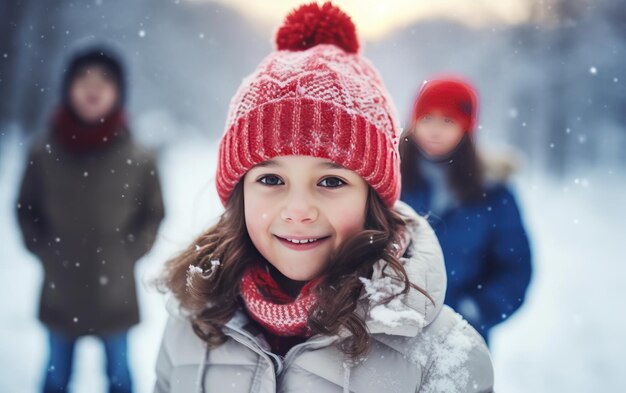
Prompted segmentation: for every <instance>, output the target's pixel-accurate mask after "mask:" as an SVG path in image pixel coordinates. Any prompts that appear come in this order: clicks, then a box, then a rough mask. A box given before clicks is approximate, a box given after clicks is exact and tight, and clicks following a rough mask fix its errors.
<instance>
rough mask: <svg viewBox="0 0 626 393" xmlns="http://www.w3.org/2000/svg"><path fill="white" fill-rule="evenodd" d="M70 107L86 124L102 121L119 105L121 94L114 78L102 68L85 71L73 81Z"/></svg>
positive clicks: (86, 69)
mask: <svg viewBox="0 0 626 393" xmlns="http://www.w3.org/2000/svg"><path fill="white" fill-rule="evenodd" d="M69 99H70V105H72V108H73V109H74V111H75V112H76V114H77V115H78V116H79V117H80V118H81V119H82V120H83V121H85V122H86V123H98V122H100V121H102V120H103V119H104V118H105V117H106V116H107V115H108V114H109V113H110V112H111V110H112V109H113V107H114V106H115V105H116V104H117V101H118V99H119V93H118V91H117V84H116V83H115V80H113V77H112V76H110V75H108V74H107V72H106V70H105V69H104V68H102V67H100V66H97V65H93V66H88V67H86V68H85V69H83V70H82V71H81V72H80V74H78V76H76V78H75V79H74V80H73V81H72V84H71V85H70V91H69Z"/></svg>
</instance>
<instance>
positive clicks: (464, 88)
mask: <svg viewBox="0 0 626 393" xmlns="http://www.w3.org/2000/svg"><path fill="white" fill-rule="evenodd" d="M477 109H478V97H477V94H476V92H475V90H474V88H473V87H472V86H471V85H470V84H469V83H467V82H465V81H463V80H461V79H457V78H441V79H436V80H431V81H428V82H426V83H425V84H424V85H423V86H422V89H421V90H420V92H419V94H418V96H417V99H416V100H415V103H414V106H413V111H412V115H411V121H410V124H409V127H407V129H406V130H405V132H404V135H403V138H401V139H400V154H401V171H402V194H401V199H402V200H403V201H404V202H406V203H408V204H409V205H410V206H412V207H413V208H414V209H415V210H416V211H417V212H418V213H420V214H422V215H425V216H426V217H427V218H428V220H429V222H430V223H431V225H432V227H433V228H434V230H435V232H436V234H437V237H438V238H439V241H440V243H441V247H442V249H443V252H444V256H445V263H446V270H447V273H448V289H447V294H446V298H445V303H446V304H448V305H449V306H451V307H452V308H454V309H455V310H457V311H458V312H459V313H460V314H461V315H463V317H464V318H465V319H467V320H468V321H469V322H470V323H471V324H472V325H473V326H474V327H475V328H476V329H477V330H478V331H479V332H480V333H481V334H482V335H483V337H484V338H485V340H486V341H487V342H488V339H489V330H490V329H491V328H492V327H493V326H495V325H497V324H498V323H500V322H502V321H504V320H506V319H507V318H508V317H510V316H511V315H512V314H513V313H514V312H515V311H516V310H517V309H518V308H519V307H520V306H521V305H522V303H523V301H524V297H525V293H526V290H527V288H528V284H529V282H530V278H531V252H530V247H529V241H528V237H527V234H526V230H525V229H524V225H523V222H522V219H521V217H520V211H519V208H518V204H517V202H516V199H515V197H514V195H513V193H512V192H511V189H510V188H509V187H508V186H507V184H506V182H505V180H504V179H497V180H494V179H492V178H490V177H489V176H487V168H486V167H485V164H484V160H481V159H480V157H479V156H478V155H477V151H476V147H475V143H474V133H475V126H476V118H477Z"/></svg>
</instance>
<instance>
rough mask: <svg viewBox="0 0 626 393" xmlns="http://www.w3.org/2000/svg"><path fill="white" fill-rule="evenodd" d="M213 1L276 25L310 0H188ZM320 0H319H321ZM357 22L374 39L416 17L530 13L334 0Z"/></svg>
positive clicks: (507, 3) (496, 2)
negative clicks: (294, 9) (292, 10)
mask: <svg viewBox="0 0 626 393" xmlns="http://www.w3.org/2000/svg"><path fill="white" fill-rule="evenodd" d="M187 1H216V2H221V3H223V4H225V5H227V6H230V7H234V8H236V9H237V10H239V11H240V12H241V13H242V14H244V15H246V16H247V17H248V18H251V19H253V20H257V21H258V22H260V23H263V24H270V25H272V26H278V25H279V24H280V21H281V20H282V19H283V17H284V16H285V15H286V14H287V13H288V12H289V11H290V10H291V9H293V8H294V7H296V6H297V5H299V4H306V3H310V2H311V0H270V1H258V0H187ZM322 2H323V1H318V3H322ZM333 3H334V4H336V5H338V6H340V7H341V8H342V9H343V10H344V11H346V12H347V13H348V14H349V15H350V16H351V17H352V18H353V20H354V21H355V22H356V25H357V28H358V30H359V34H360V35H362V36H363V38H367V39H370V40H376V39H377V38H381V37H382V36H384V35H385V34H387V33H389V32H391V31H393V30H394V29H397V28H401V27H403V26H406V25H408V24H411V23H413V22H415V21H416V20H419V19H428V18H433V17H437V18H449V19H452V20H455V21H460V22H462V23H464V24H466V25H469V26H484V25H486V24H503V23H504V24H518V23H523V22H524V21H526V20H527V19H528V17H529V13H530V4H531V3H532V2H531V1H528V0H334V1H333Z"/></svg>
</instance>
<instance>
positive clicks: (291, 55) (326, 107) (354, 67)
mask: <svg viewBox="0 0 626 393" xmlns="http://www.w3.org/2000/svg"><path fill="white" fill-rule="evenodd" d="M276 49H277V50H276V51H274V52H272V53H271V54H270V55H268V56H267V57H266V58H265V59H264V60H263V61H262V62H261V64H260V65H259V66H258V67H257V69H256V70H255V71H254V72H253V73H252V74H251V75H250V76H248V77H247V78H245V79H244V81H243V82H242V84H241V86H240V87H239V90H238V91H237V93H236V94H235V96H234V97H233V99H232V101H231V104H230V109H229V114H228V118H227V121H226V130H225V132H224V135H223V137H222V139H221V141H220V146H219V153H218V154H219V156H218V168H217V174H216V184H217V191H218V194H219V197H220V199H221V201H222V203H223V204H224V205H226V203H227V202H228V199H229V198H230V195H231V192H232V191H233V189H234V188H235V186H236V185H237V183H238V182H239V181H240V179H241V178H242V176H243V175H245V173H246V172H247V171H248V170H249V169H250V168H252V167H253V166H255V165H257V164H259V163H261V162H263V161H267V160H269V159H271V158H273V157H276V156H287V155H305V156H314V157H321V158H327V159H329V160H331V161H333V162H334V163H336V164H339V165H341V166H343V167H345V168H347V169H350V170H353V171H355V172H356V173H358V174H359V175H360V176H361V177H363V179H364V180H365V181H366V182H367V183H369V184H370V185H371V186H372V188H374V190H376V191H377V192H378V194H379V195H380V197H381V198H382V200H383V201H384V202H385V203H386V204H388V205H389V206H392V205H393V204H394V202H395V201H396V200H397V199H398V196H399V193H400V170H399V156H398V151H397V146H398V135H397V134H398V123H397V115H396V111H395V108H394V106H393V103H392V101H391V99H390V98H389V95H388V94H387V91H386V89H385V87H384V85H383V83H382V80H381V78H380V76H379V74H378V72H377V71H376V69H375V68H374V67H373V66H372V64H371V63H370V62H369V61H367V60H366V59H365V58H363V57H362V56H360V55H359V42H358V40H357V37H356V31H355V27H354V24H353V23H352V21H351V20H350V17H349V16H347V15H346V14H345V13H343V12H342V11H341V10H340V9H339V8H337V7H335V6H333V5H332V4H331V3H325V4H323V5H321V6H320V5H318V4H316V3H311V4H308V5H303V6H301V7H299V8H297V9H296V10H294V11H292V12H291V13H290V14H289V15H288V16H287V18H286V19H285V22H284V24H283V26H282V27H281V28H280V29H279V30H278V33H277V34H276Z"/></svg>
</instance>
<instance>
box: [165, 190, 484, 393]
mask: <svg viewBox="0 0 626 393" xmlns="http://www.w3.org/2000/svg"><path fill="white" fill-rule="evenodd" d="M396 209H397V210H398V211H399V212H400V213H402V214H403V215H404V216H406V217H407V218H408V221H409V225H408V226H407V228H408V229H409V235H410V243H409V244H408V249H407V252H406V253H405V254H404V256H403V257H402V258H401V261H402V262H403V264H404V267H405V269H406V271H407V273H408V275H409V278H410V280H411V282H413V283H414V284H416V285H417V286H419V287H420V288H422V289H424V290H426V292H427V293H428V294H429V295H430V296H431V297H432V298H433V300H434V302H435V304H434V305H433V304H432V303H431V302H430V300H428V299H427V298H426V296H424V295H423V294H422V293H421V292H419V291H417V290H411V291H409V293H408V294H407V295H397V296H396V298H395V299H394V300H393V301H392V302H390V303H388V304H386V305H384V306H382V305H378V304H377V302H376V301H375V299H379V298H380V296H381V291H382V292H384V293H383V296H384V295H386V294H387V293H396V291H397V290H398V289H397V288H395V287H394V286H393V285H390V282H393V281H389V280H388V277H386V276H385V275H384V274H383V272H384V267H385V266H384V262H382V261H380V262H379V263H378V264H377V265H376V266H375V269H374V274H373V275H372V277H371V278H369V279H363V282H364V290H363V294H362V296H361V300H360V308H361V309H362V310H364V311H363V312H365V315H364V318H365V320H366V323H367V326H368V328H369V330H370V332H371V333H372V338H373V340H372V341H371V346H370V349H369V352H368V353H367V355H366V356H365V358H364V359H362V360H361V361H360V362H358V364H352V363H351V362H349V361H347V360H346V357H345V356H344V355H343V353H341V352H340V351H339V350H338V349H337V347H336V346H335V345H333V344H335V343H336V342H337V341H338V340H339V338H338V337H329V336H322V335H315V336H313V337H311V338H310V339H309V340H307V341H306V342H304V343H302V344H299V345H297V346H295V347H293V348H292V349H291V350H290V351H289V352H288V353H287V355H286V356H285V357H284V358H282V357H279V356H277V355H275V354H273V353H271V352H270V350H269V346H268V345H267V343H266V342H265V340H264V338H263V337H262V335H261V334H260V332H258V331H257V330H256V329H255V328H254V325H253V324H251V323H249V322H250V320H249V318H248V316H247V315H246V314H245V312H243V311H240V312H237V313H236V314H235V316H234V317H233V318H232V319H231V320H230V321H229V322H228V323H227V324H226V326H225V327H224V333H225V334H226V335H227V336H228V339H227V341H226V342H225V343H224V344H222V345H221V346H219V347H217V348H214V349H210V350H209V349H207V346H206V344H205V343H204V342H203V341H202V340H200V339H199V338H198V337H197V336H196V335H195V334H194V332H193V329H192V327H191V323H190V322H189V321H188V320H187V319H186V318H185V317H184V315H183V313H182V312H181V311H180V310H179V308H178V305H177V304H176V303H175V301H172V302H170V305H169V307H168V308H169V310H170V314H171V316H170V319H169V321H168V323H167V326H166V329H165V333H164V337H163V342H162V345H161V350H160V353H159V357H158V360H157V366H156V371H157V382H156V386H155V392H156V393H164V392H172V393H178V392H211V391H218V392H225V391H228V392H234V393H237V392H255V393H266V392H267V393H269V392H285V393H286V392H299V393H300V392H315V393H326V392H328V393H330V392H359V393H360V392H365V393H368V392H377V393H378V392H420V393H423V392H428V393H431V392H446V393H455V392H459V393H461V392H492V391H493V368H492V365H491V359H490V356H489V352H488V350H487V347H486V345H485V343H484V341H483V339H482V338H481V336H480V335H479V334H478V333H477V332H476V331H475V330H474V329H473V328H472V327H471V326H470V325H469V324H468V323H467V322H466V321H464V320H463V319H462V318H461V317H460V316H459V315H458V314H457V313H455V312H454V311H453V310H452V309H451V308H449V307H448V306H444V305H443V299H444V297H445V286H446V278H445V267H444V264H443V256H442V253H441V248H440V247H439V243H438V241H437V238H436V237H435V235H434V232H433V231H432V229H431V228H430V226H429V225H428V223H427V222H426V220H424V219H423V218H421V217H419V216H417V215H416V214H415V213H414V212H413V211H412V210H411V209H410V208H409V207H408V206H407V205H405V204H404V203H402V202H398V204H397V205H396ZM385 273H386V272H385Z"/></svg>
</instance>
